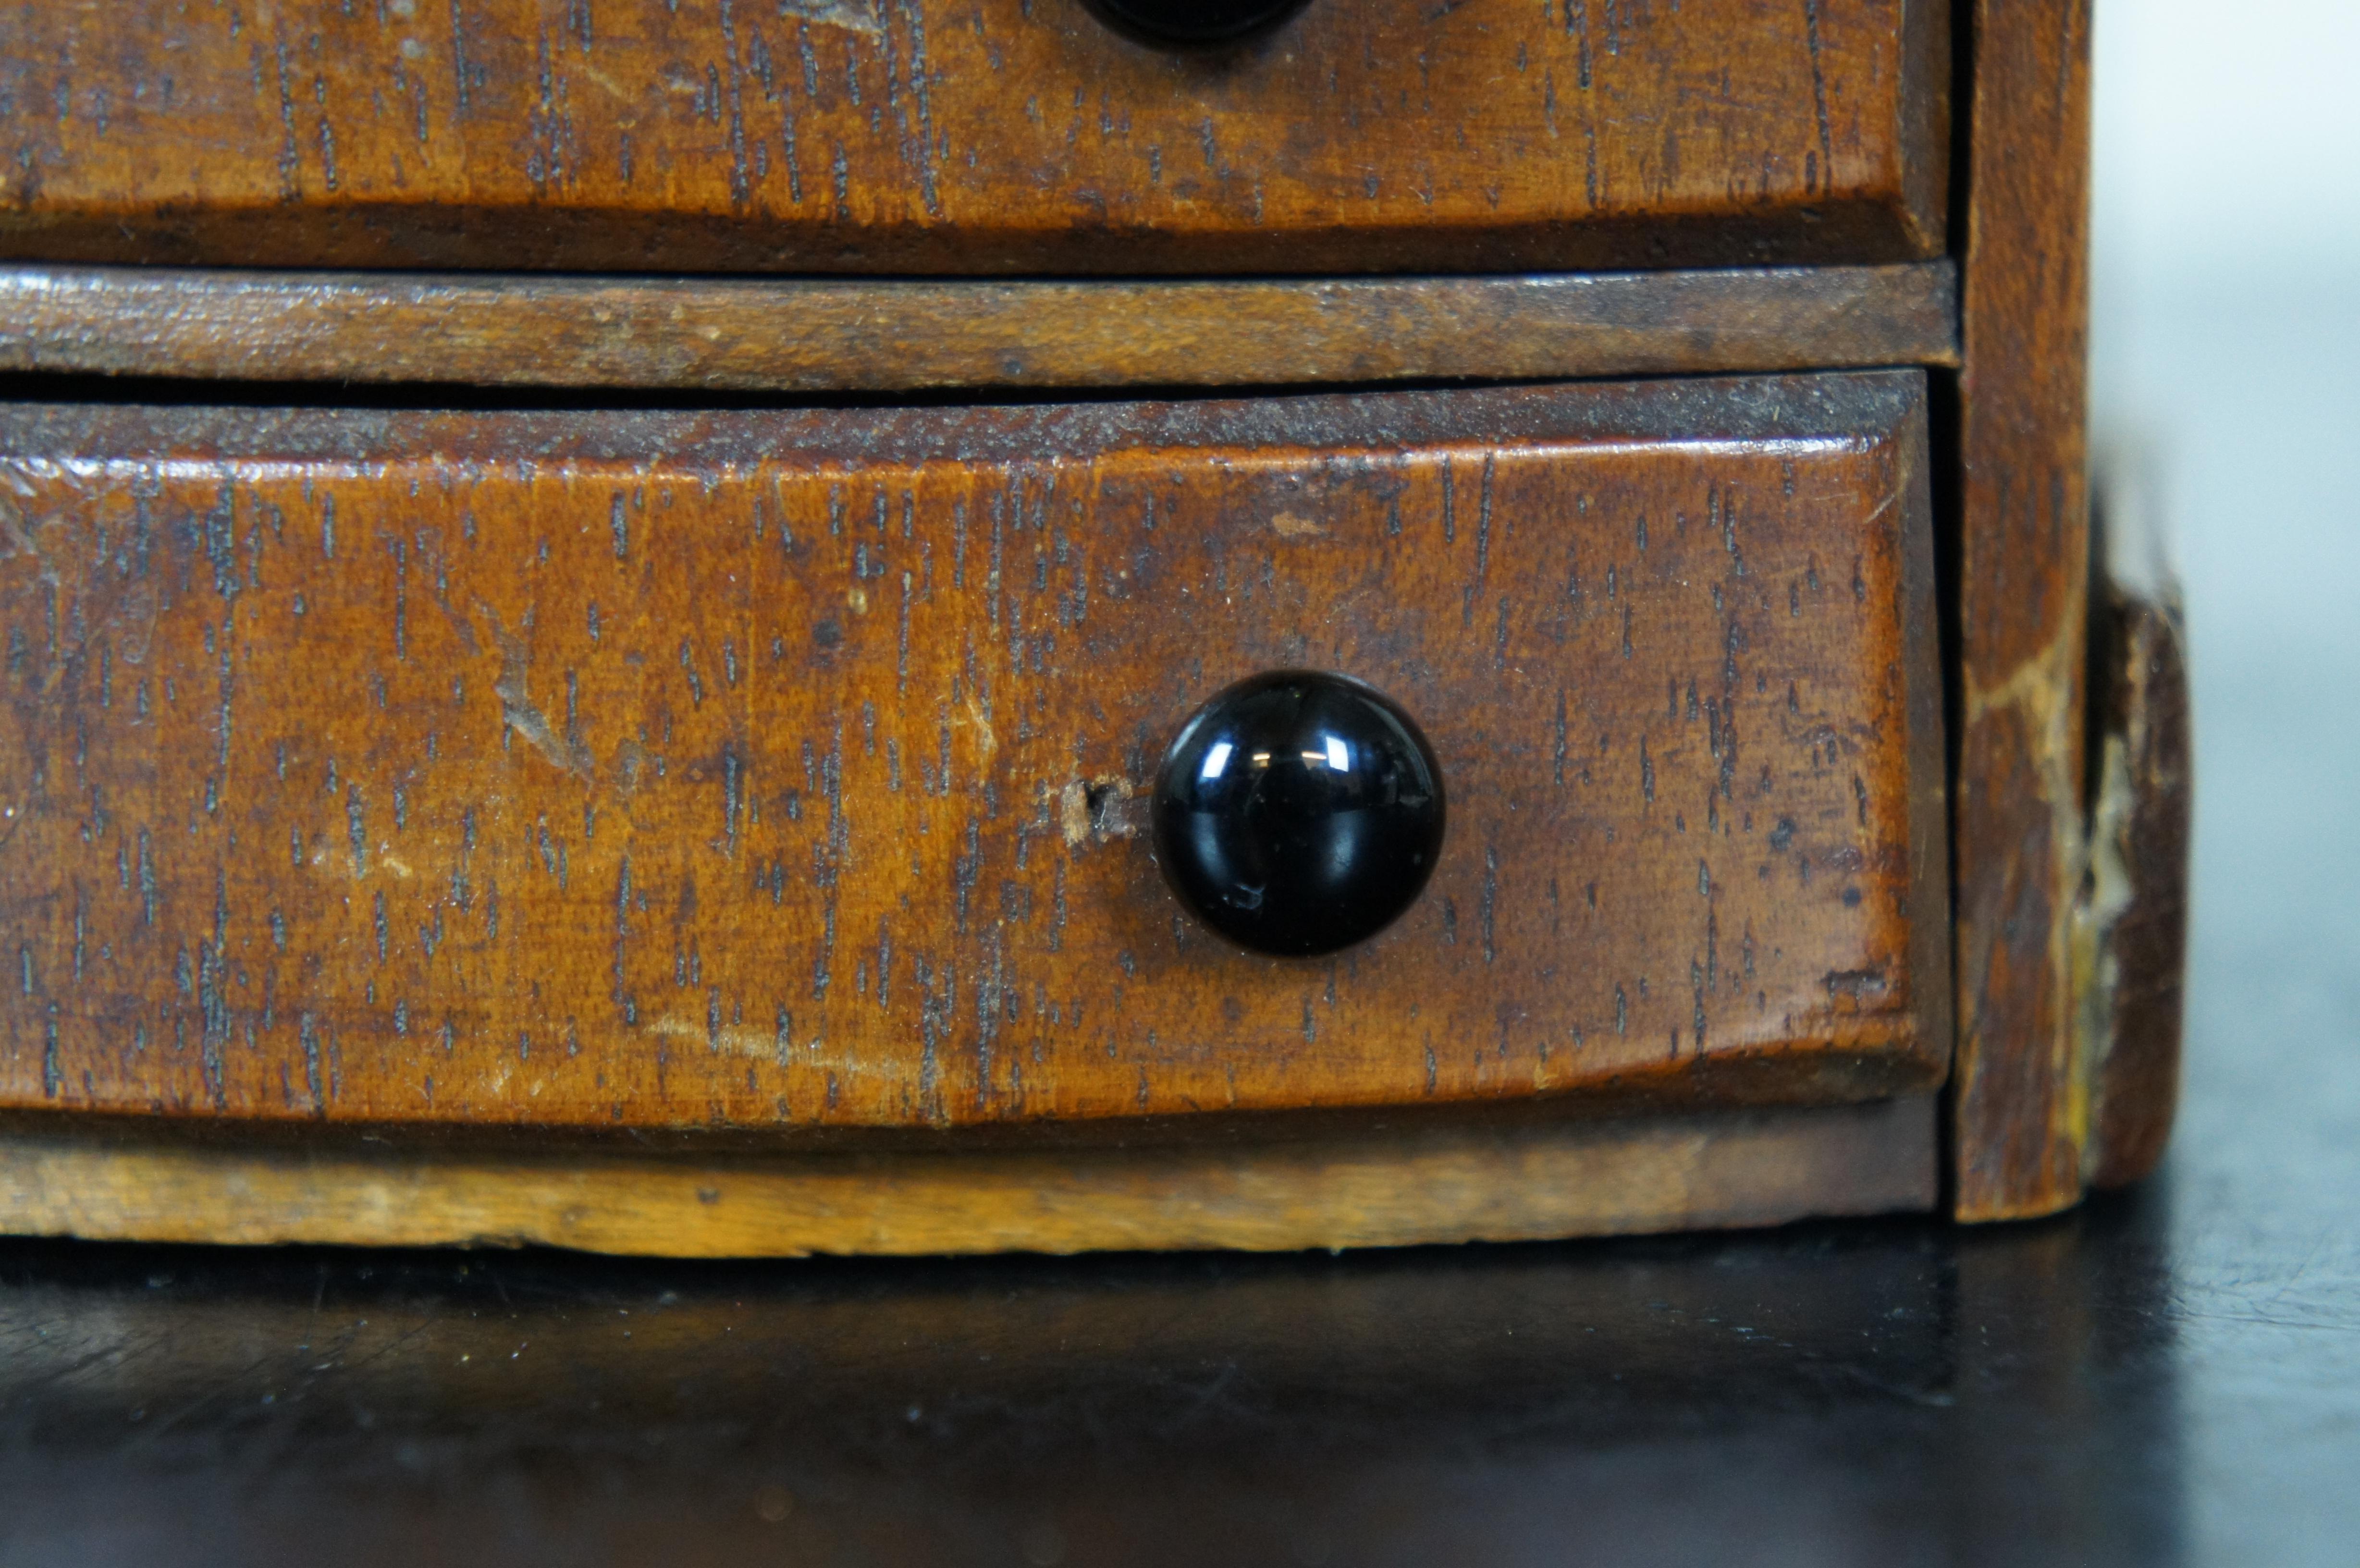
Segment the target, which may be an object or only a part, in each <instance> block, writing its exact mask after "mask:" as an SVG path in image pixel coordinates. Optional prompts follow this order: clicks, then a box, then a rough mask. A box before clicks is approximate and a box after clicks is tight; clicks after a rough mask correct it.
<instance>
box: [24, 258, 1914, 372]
mask: <svg viewBox="0 0 2360 1568" xmlns="http://www.w3.org/2000/svg"><path fill="white" fill-rule="evenodd" d="M1957 363H1958V301H1957V294H1956V286H1955V279H1954V274H1953V271H1952V268H1951V266H1950V263H1949V262H1948V261H1933V262H1918V263H1912V264H1909V265H1906V266H1896V267H1818V268H1780V269H1773V270H1760V271H1731V272H1654V273H1604V274H1598V273H1588V274H1544V275H1535V276H1526V277H1520V278H1349V279H1322V280H1317V281H1314V280H1307V279H1275V278H1261V279H1252V280H1239V281H1209V280H1207V281H1198V280H1185V281H1180V280H1175V281H1139V280H1135V279H1121V280H1116V279H1108V280H1103V281H1091V282H1031V281H1026V282H1002V281H997V280H982V279H968V280H952V281H943V280H934V279H926V280H913V279H891V280H880V281H867V282H864V281H855V280H842V279H836V280H815V279H808V278H798V279H792V280H781V281H770V280H757V279H750V278H736V279H715V278H606V279H598V278H541V277H532V276H513V275H512V276H505V277H470V276H467V275H464V274H444V275H441V276H423V277H421V276H412V275H404V274H396V273H378V274H348V273H332V272H310V273H257V272H226V271H224V272H184V271H174V270H170V269H163V268H158V269H142V268H132V267H86V268H64V267H5V268H0V369H6V370H34V371H68V372H85V373H88V372H97V373H103V374H105V375H110V376H114V375H121V376H195V377H207V378H214V379H222V380H237V379H257V380H270V381H309V380H331V381H344V382H416V383H430V382H440V383H446V384H449V383H456V384H462V385H465V384H474V385H499V384H506V385H529V386H551V387H694V388H699V389H705V390H735V391H763V392H774V391H786V392H832V391H862V392H876V391H906V390H912V389H923V388H932V387H1104V386H1151V387H1152V386H1167V387H1176V386H1195V387H1217V386H1238V385H1260V386H1270V385H1278V384H1290V383H1291V384H1296V385H1301V384H1306V383H1315V382H1322V381H1357V382H1370V381H1385V380H1400V379H1436V380H1442V379H1469V378H1475V377H1482V378H1486V379H1502V380H1540V379H1546V378H1551V377H1557V376H1599V377H1603V376H1654V375H1669V374H1676V373H1683V372H1698V371H1712V372H1721V373H1727V372H1737V371H1773V370H1805V369H1822V368H1847V367H1855V366H1870V365H1956V364H1957Z"/></svg>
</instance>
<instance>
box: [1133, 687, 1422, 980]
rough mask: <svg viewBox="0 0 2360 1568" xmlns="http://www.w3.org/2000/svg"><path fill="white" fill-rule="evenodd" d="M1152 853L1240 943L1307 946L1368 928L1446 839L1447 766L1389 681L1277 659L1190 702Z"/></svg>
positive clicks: (1269, 947) (1398, 907) (1165, 780)
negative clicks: (1284, 665) (1394, 696)
mask: <svg viewBox="0 0 2360 1568" xmlns="http://www.w3.org/2000/svg"><path fill="white" fill-rule="evenodd" d="M1154 816H1155V857H1156V860H1157V862H1158V863H1159V864H1160V865H1161V866H1163V868H1164V880H1166V881H1167V882H1169V883H1170V884H1171V885H1172V890H1173V891H1174V892H1175V893H1176V894H1178V895H1179V897H1180V901H1181V902H1182V903H1184V904H1185V905H1187V906H1188V908H1189V909H1191V910H1193V911H1194V912H1195V913H1196V916H1197V917H1198V918H1199V919H1201V920H1204V922H1205V923H1206V924H1207V925H1209V926H1211V927H1212V928H1213V929H1214V930H1215V931H1219V932H1220V933H1221V934H1222V935H1223V936H1226V937H1228V938H1229V940H1230V941H1232V942H1237V943H1238V944H1239V945H1240V946H1241V947H1250V948H1252V949H1254V950H1255V951H1257V952H1260V953H1285V954H1290V955H1294V956H1305V955H1308V954H1311V953H1333V952H1335V951H1336V950H1337V949H1338V948H1339V947H1349V946H1350V945H1351V944H1352V943H1354V942H1360V941H1361V940H1362V939H1364V938H1366V937H1370V936H1373V935H1375V934H1376V933H1377V932H1378V931H1382V930H1383V929H1384V928H1385V927H1386V926H1388V925H1390V924H1391V923H1393V918H1394V917H1395V916H1397V915H1399V914H1400V913H1401V912H1402V911H1403V910H1404V909H1408V908H1409V906H1410V905H1411V904H1412V903H1413V902H1414V901H1415V899H1416V898H1417V896H1418V893H1419V891H1420V890H1421V889H1423V888H1424V887H1426V878H1427V877H1430V876H1432V875H1433V874H1434V863H1435V861H1436V860H1437V858H1438V857H1439V856H1440V855H1441V853H1442V818H1443V808H1442V770H1441V769H1440V768H1438V767H1437V766H1436V764H1435V760H1434V753H1433V751H1432V750H1431V749H1430V748H1429V747H1428V746H1426V737H1425V736H1424V735H1420V734H1419V733H1418V729H1417V725H1416V724H1414V723H1412V722H1411V720H1410V716H1409V715H1408V714H1407V713H1403V712H1402V711H1401V709H1400V707H1398V706H1397V705H1396V704H1394V703H1393V702H1392V701H1391V700H1390V699H1388V698H1387V697H1385V696H1384V694H1383V693H1382V692H1380V691H1377V690H1376V689H1375V688H1373V687H1371V686H1366V685H1363V684H1362V683H1361V682H1360V681H1354V680H1350V679H1349V678H1347V677H1345V676H1341V675H1323V674H1319V673H1317V672H1315V671H1311V670H1279V671H1276V672H1274V673H1273V674H1268V675H1257V676H1254V677H1253V678H1251V680H1247V681H1240V682H1239V683H1238V684H1237V685H1235V686H1232V687H1230V688H1229V690H1228V691H1223V692H1222V693H1221V694H1220V695H1218V696H1217V697H1215V698H1214V699H1213V700H1212V701H1211V702H1207V703H1206V704H1205V705H1204V706H1203V707H1201V708H1199V709H1197V710H1196V716H1195V717H1193V718H1191V719H1190V720H1189V721H1188V722H1187V724H1185V725H1184V726H1182V728H1181V731H1180V735H1179V738H1178V739H1176V740H1175V741H1174V742H1173V743H1172V749H1171V750H1170V751H1169V752H1167V753H1166V754H1165V755H1164V768H1163V771H1162V772H1160V773H1158V774H1157V775H1156V779H1155V811H1154Z"/></svg>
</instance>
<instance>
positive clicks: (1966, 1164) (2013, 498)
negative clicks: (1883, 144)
mask: <svg viewBox="0 0 2360 1568" xmlns="http://www.w3.org/2000/svg"><path fill="white" fill-rule="evenodd" d="M2089 20H2090V18H2089V6H2088V5H2087V0H1978V3H1977V6H1976V11H1975V40H1976V41H1975V58H1974V82H1975V88H1974V100H1973V111H1972V114H1973V118H1972V147H1973V151H1972V156H1971V158H1970V164H1969V169H1968V198H1969V201H1968V226H1967V235H1966V240H1967V252H1966V263H1965V268H1964V272H1963V277H1962V283H1961V288H1962V295H1963V300H1962V303H1963V313H1964V348H1965V364H1964V367H1963V370H1962V372H1961V426H1960V437H1959V439H1960V451H1959V460H1960V475H1961V516H1960V544H1959V550H1960V554H1959V571H1958V593H1959V620H1960V635H1961V644H1960V673H1959V681H1960V687H1961V698H1962V703H1963V710H1964V712H1963V716H1962V724H1961V735H1960V741H1959V748H1958V757H1957V777H1958V780H1959V784H1958V790H1957V802H1956V810H1957V819H1956V822H1957V826H1956V833H1957V855H1958V859H1957V866H1958V877H1959V897H1958V975H1959V985H1958V1005H1959V1058H1958V1075H1957V1089H1956V1094H1957V1109H1956V1117H1957V1120H1956V1137H1955V1147H1956V1149H1957V1153H1958V1162H1959V1169H1958V1177H1957V1198H1956V1202H1957V1210H1958V1213H1959V1214H1960V1215H1961V1217H1962V1218H1968V1219H2003V1218H2008V1217H2013V1216H2020V1215H2032V1214H2049V1213H2053V1212H2054V1211H2056V1210H2058V1209H2061V1208H2064V1207H2066V1206H2068V1205H2069V1204H2071V1203H2074V1202H2076V1201H2077V1200H2078V1199H2079V1198H2080V1197H2081V1190H2082V1181H2083V1160H2084V1154H2085V1151H2086V1149H2087V1145H2088V1140H2089V1136H2090V1082H2089V1063H2088V1062H2087V1061H2086V1060H2085V1058H2084V1056H2083V1053H2082V1052H2081V1051H2079V1050H2078V1049H2077V1047H2076V1041H2077V1040H2078V1039H2079V1038H2080V1031H2079V1030H2078V1029H2076V1027H2075V1012H2076V1002H2075V997H2074V992H2073V969H2074V964H2073V925H2074V921H2073V908H2074V903H2075V900H2076V898H2078V896H2079V894H2080V891H2081V881H2082V874H2083V862H2084V850H2083V835H2082V814H2083V810H2084V800H2083V796H2084V790H2085V787H2084V773H2083V763H2082V741H2083V734H2082V732H2083V724H2082V703H2083V701H2084V691H2083V685H2084V681H2083V671H2084V666H2085V663H2086V659H2087V649H2088V637H2089V564H2088V558H2089V533H2088V528H2089V502H2088V480H2087V474H2086V468H2087V464H2088V451H2087V445H2086V441H2085V422H2086V415H2087V399H2088V390H2087V374H2086V363H2085V362H2086V357H2087V356H2086V350H2085V328H2086V322H2087V316H2088V282H2089V268H2088V246H2089V233H2088V222H2087V219H2088V209H2089V130H2090V122H2089V114H2090V101H2089V49H2090V27H2089Z"/></svg>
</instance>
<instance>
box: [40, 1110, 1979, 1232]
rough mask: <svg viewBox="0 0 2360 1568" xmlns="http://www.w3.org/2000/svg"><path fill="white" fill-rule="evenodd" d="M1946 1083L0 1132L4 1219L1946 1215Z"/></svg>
mask: <svg viewBox="0 0 2360 1568" xmlns="http://www.w3.org/2000/svg"><path fill="white" fill-rule="evenodd" d="M1936 1133H1937V1117H1936V1115H1935V1105H1934V1099H1933V1096H1931V1095H1928V1094H1913V1095H1906V1096H1903V1097H1900V1098H1896V1099H1891V1100H1878V1101H1874V1102H1871V1103H1868V1104H1865V1105H1830V1106H1814V1107H1808V1108H1797V1107H1776V1108H1770V1109H1750V1110H1739V1111H1706V1112H1691V1113H1687V1114H1682V1115H1674V1116H1646V1117H1628V1118H1608V1119H1602V1120H1579V1119H1574V1120H1555V1121H1539V1122H1531V1121H1528V1122H1525V1123H1524V1124H1522V1125H1517V1126H1504V1127H1481V1126H1466V1125H1459V1126H1451V1125H1440V1126H1437V1125H1435V1124H1434V1123H1433V1122H1431V1121H1425V1120H1421V1121H1417V1122H1415V1124H1413V1125H1408V1126H1402V1125H1395V1126H1393V1127H1386V1128H1383V1129H1381V1130H1376V1131H1363V1132H1361V1133H1360V1134H1358V1135H1354V1136H1349V1137H1344V1138H1324V1139H1307V1140H1289V1139H1277V1140H1239V1141H1221V1142H1196V1143H1165V1144H1161V1145H1150V1146H1147V1147H1130V1148H1122V1149H1098V1150H1094V1151H1092V1152H1091V1154H1090V1155H1089V1157H1088V1158H1087V1159H1076V1158H1075V1157H1073V1156H1072V1155H1071V1154H1068V1153H1061V1152H1058V1151H1054V1150H1045V1149H998V1150H981V1151H978V1150H967V1151H961V1152H956V1153H954V1152H945V1151H943V1150H941V1149H935V1150H932V1151H929V1152H926V1153H910V1152H898V1153H895V1154H892V1155H874V1154H856V1153H805V1154H788V1155H773V1156H770V1157H752V1158H736V1159H720V1160H715V1159H701V1160H699V1159H682V1158H676V1157H675V1158H665V1157H661V1156H654V1155H650V1154H648V1153H646V1152H644V1151H640V1152H636V1153H631V1154H617V1153H615V1152H612V1151H605V1152H594V1153H583V1152H578V1151H577V1152H573V1153H568V1154H564V1155H554V1156H552V1155H548V1154H535V1153H532V1152H530V1151H523V1152H520V1151H514V1150H511V1151H508V1152H506V1153H492V1152H486V1151H485V1150H481V1149H477V1150H473V1151H464V1150H453V1149H434V1148H419V1147H414V1146H413V1147H406V1148H403V1147H389V1146H388V1145H387V1144H386V1143H385V1142H383V1141H381V1140H377V1141H371V1142H368V1143H363V1142H361V1141H360V1140H358V1139H356V1138H350V1137H346V1138H335V1137H333V1136H326V1137H322V1136H318V1135H314V1136H313V1137H311V1138H306V1139H304V1140H303V1141H302V1142H301V1143H300V1145H298V1146H281V1147H275V1148H274V1147H252V1146H248V1147H238V1146H235V1145H225V1144H222V1143H218V1142H212V1143H193V1142H191V1141H189V1140H186V1139H179V1140H170V1139H163V1138H155V1137H153V1136H149V1137H147V1138H141V1137H138V1136H136V1135H135V1136H128V1137H126V1136H123V1135H122V1134H121V1133H120V1132H115V1133H114V1134H113V1136H109V1134H108V1133H104V1132H98V1131H95V1130H94V1129H92V1128H89V1127H81V1128H78V1129H75V1130H74V1131H72V1132H71V1133H60V1132H56V1131H50V1132H46V1133H45V1132H42V1131H38V1130H35V1131H29V1132H27V1131H15V1130H0V1232H5V1233H7V1234H10V1235H16V1236H82V1237H84V1238H86V1239H106V1240H137V1241H171V1242H190V1241H195V1242H215V1243H229V1244H234V1245H241V1246H249V1247H251V1246H276V1245H285V1244H290V1243H313V1244H316V1243H322V1242H324V1243H331V1244H334V1245H338V1246H347V1247H350V1246H370V1247H447V1246H475V1247H484V1246H492V1247H516V1246H521V1245H525V1244H533V1245H539V1246H545V1247H575V1248H578V1249H581V1250H584V1251H588V1252H611V1253H636V1254H653V1255H656V1256H660V1257H667V1258H778V1257H800V1256H803V1255H805V1254H809V1253H815V1252H817V1253H864V1254H904V1255H907V1254H928V1253H973V1252H1006V1251H1026V1252H1053V1253H1066V1252H1087V1251H1098V1250H1110V1249H1121V1250H1130V1249H1134V1248H1141V1247H1160V1248H1173V1249H1177V1248H1192V1247H1225V1248H1240V1249H1244V1250H1250V1251H1284V1250H1293V1249H1295V1248H1298V1247H1408V1246H1416V1245H1421V1244H1427V1243H1435V1242H1463V1241H1475V1240H1481V1241H1532V1240H1544V1239H1554V1238H1557V1237H1559V1236H1617V1235H1629V1234H1632V1233H1633V1232H1643V1231H1650V1230H1679V1229H1708V1228H1716V1227H1733V1226H1741V1225H1780V1224H1784V1223H1786V1222H1787V1221H1789V1220H1796V1219H1802V1218H1805V1217H1808V1216H1827V1215H1836V1214H1892V1213H1896V1212H1903V1211H1909V1212H1919V1213H1922V1212H1924V1211H1926V1210H1928V1209H1930V1208H1932V1207H1933V1205H1934V1203H1935V1201H1936V1198H1937V1195H1938V1193H1939V1185H1940V1182H1939V1176H1940V1171H1939V1161H1938V1159H1937V1154H1936V1149H1937V1138H1936Z"/></svg>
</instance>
